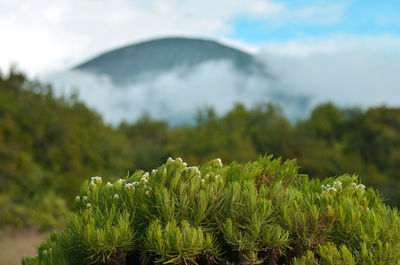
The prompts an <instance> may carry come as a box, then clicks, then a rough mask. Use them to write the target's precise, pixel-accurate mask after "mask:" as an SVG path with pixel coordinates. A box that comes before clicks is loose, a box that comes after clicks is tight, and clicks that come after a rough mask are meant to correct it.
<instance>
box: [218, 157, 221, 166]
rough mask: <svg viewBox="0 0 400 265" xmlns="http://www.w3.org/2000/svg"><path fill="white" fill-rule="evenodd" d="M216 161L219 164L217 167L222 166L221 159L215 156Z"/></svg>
mask: <svg viewBox="0 0 400 265" xmlns="http://www.w3.org/2000/svg"><path fill="white" fill-rule="evenodd" d="M217 163H218V166H219V167H222V161H221V158H217Z"/></svg>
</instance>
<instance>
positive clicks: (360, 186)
mask: <svg viewBox="0 0 400 265" xmlns="http://www.w3.org/2000/svg"><path fill="white" fill-rule="evenodd" d="M351 186H352V187H353V188H354V189H355V190H364V189H365V185H363V184H358V185H357V183H354V182H353V183H351Z"/></svg>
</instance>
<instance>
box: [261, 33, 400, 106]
mask: <svg viewBox="0 0 400 265" xmlns="http://www.w3.org/2000/svg"><path fill="white" fill-rule="evenodd" d="M399 48H400V38H399V37H395V36H391V35H381V36H362V37H355V36H345V35H337V36H332V37H330V38H326V39H323V40H322V39H319V40H318V39H316V38H313V39H304V40H294V41H289V42H286V43H269V44H266V45H265V46H264V48H262V49H261V52H260V57H261V58H263V59H264V60H265V61H267V62H268V63H269V66H270V71H272V72H273V73H274V74H275V75H276V76H278V78H279V80H277V84H278V85H279V86H280V87H281V89H282V90H285V89H286V88H290V91H293V92H295V93H302V94H304V95H306V96H307V95H308V96H310V98H311V106H312V105H316V104H318V103H321V102H326V101H332V102H334V103H336V104H338V105H340V106H342V107H343V106H346V107H348V106H361V107H369V106H376V105H380V104H386V105H391V106H399V105H400V89H399V84H400V75H399V74H398V73H397V69H400V52H399Z"/></svg>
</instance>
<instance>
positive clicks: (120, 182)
mask: <svg viewBox="0 0 400 265" xmlns="http://www.w3.org/2000/svg"><path fill="white" fill-rule="evenodd" d="M124 181H125V180H123V179H119V180H118V181H117V183H119V184H122V183H124Z"/></svg>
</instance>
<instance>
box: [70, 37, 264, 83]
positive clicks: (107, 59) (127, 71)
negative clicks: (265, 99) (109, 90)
mask: <svg viewBox="0 0 400 265" xmlns="http://www.w3.org/2000/svg"><path fill="white" fill-rule="evenodd" d="M210 61H228V62H230V63H232V65H233V66H234V67H235V68H236V70H238V71H240V72H244V73H261V74H266V71H265V65H264V64H262V63H261V62H258V61H257V60H256V59H255V58H254V57H253V56H252V55H250V54H248V53H246V52H244V51H241V50H238V49H236V48H232V47H229V46H226V45H223V44H221V43H219V42H217V41H214V40H206V39H197V38H184V37H169V38H161V39H153V40H149V41H144V42H140V43H136V44H132V45H128V46H125V47H122V48H118V49H115V50H112V51H109V52H106V53H103V54H101V55H99V56H97V57H95V58H93V59H91V60H89V61H86V62H84V63H82V64H80V65H78V66H76V67H75V68H74V70H80V71H85V72H91V73H95V74H105V75H108V76H110V78H111V79H112V80H113V82H115V83H116V84H128V83H131V82H135V81H137V80H138V79H140V78H141V77H143V76H144V75H149V74H150V75H151V74H158V73H162V72H167V71H171V70H173V69H175V68H177V67H187V68H188V69H190V68H194V67H196V66H198V65H200V64H202V63H205V62H210Z"/></svg>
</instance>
